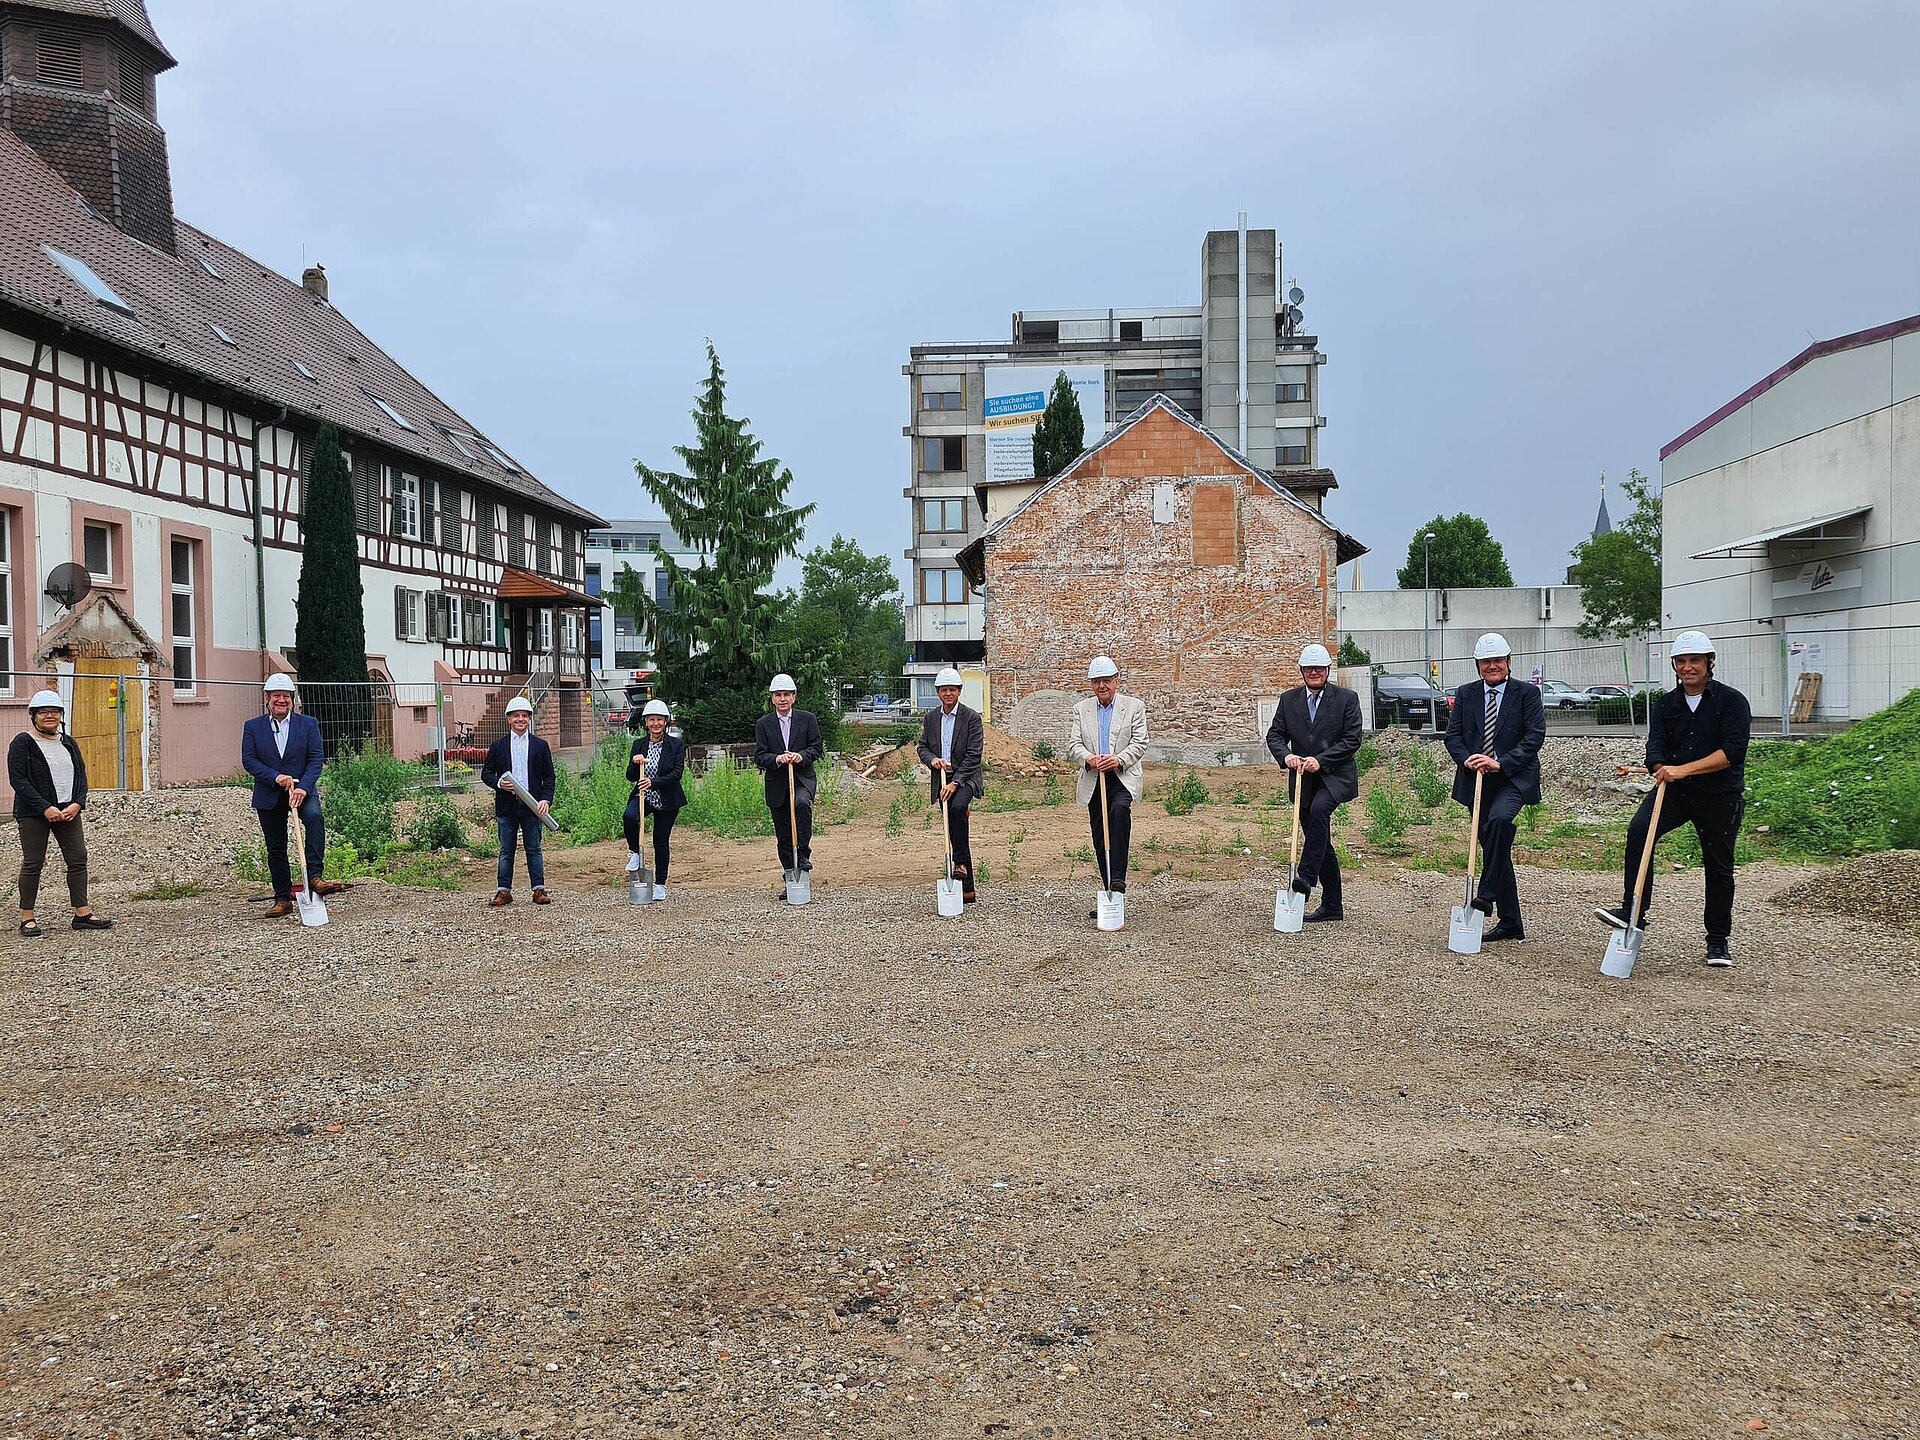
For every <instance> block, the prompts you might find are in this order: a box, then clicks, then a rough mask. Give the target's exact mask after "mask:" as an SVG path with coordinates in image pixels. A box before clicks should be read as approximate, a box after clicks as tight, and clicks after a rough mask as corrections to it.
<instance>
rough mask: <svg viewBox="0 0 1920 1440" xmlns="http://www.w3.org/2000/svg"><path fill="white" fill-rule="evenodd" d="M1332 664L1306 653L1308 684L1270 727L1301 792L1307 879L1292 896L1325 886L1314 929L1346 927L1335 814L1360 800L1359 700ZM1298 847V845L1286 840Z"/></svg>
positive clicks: (1319, 649) (1316, 649)
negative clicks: (1330, 924)
mask: <svg viewBox="0 0 1920 1440" xmlns="http://www.w3.org/2000/svg"><path fill="white" fill-rule="evenodd" d="M1332 666H1333V657H1332V656H1331V655H1329V654H1327V647H1326V646H1324V645H1309V646H1307V648H1306V649H1304V650H1302V651H1301V652H1300V679H1301V681H1302V682H1303V683H1302V684H1301V685H1300V686H1298V687H1297V688H1295V689H1292V690H1289V691H1287V692H1286V693H1285V694H1283V695H1282V696H1281V697H1280V703H1279V704H1278V705H1276V706H1275V707H1274V711H1273V723H1272V724H1271V725H1269V726H1268V727H1267V749H1268V750H1270V751H1271V752H1272V753H1273V758H1274V759H1275V760H1277V761H1278V762H1279V763H1280V764H1282V765H1284V766H1286V767H1287V771H1288V774H1287V798H1288V799H1289V800H1291V799H1292V798H1293V793H1294V787H1295V786H1296V785H1302V786H1305V787H1306V788H1305V789H1304V790H1302V791H1301V792H1300V830H1301V833H1302V835H1303V836H1304V837H1305V843H1304V845H1303V846H1302V848H1301V851H1300V873H1299V874H1298V875H1296V876H1295V877H1294V881H1293V888H1294V889H1295V890H1298V891H1299V892H1300V893H1301V894H1302V895H1310V894H1312V893H1313V887H1314V885H1315V884H1318V885H1319V886H1320V906H1319V908H1318V909H1316V910H1310V911H1308V912H1307V915H1306V917H1305V918H1306V919H1307V921H1308V923H1310V924H1311V923H1315V922H1318V921H1323V920H1344V919H1346V912H1345V911H1344V910H1343V909H1342V908H1341V904H1340V857H1339V856H1338V855H1336V854H1335V853H1334V849H1333V812H1334V808H1335V807H1336V806H1338V805H1339V804H1341V803H1342V802H1343V801H1347V800H1351V799H1353V798H1354V796H1356V795H1358V794H1359V793H1360V767H1359V765H1358V763H1357V762H1356V760H1355V759H1354V757H1355V756H1356V755H1358V754H1359V753H1360V697H1359V696H1358V695H1357V694H1355V693H1354V692H1353V691H1351V690H1348V689H1346V688H1345V687H1344V686H1340V685H1335V684H1333V683H1332V682H1331V681H1330V680H1329V679H1328V678H1327V677H1328V675H1329V673H1330V672H1331V669H1332ZM1287 843H1288V846H1289V847H1291V846H1292V843H1293V837H1292V836H1288V837H1287Z"/></svg>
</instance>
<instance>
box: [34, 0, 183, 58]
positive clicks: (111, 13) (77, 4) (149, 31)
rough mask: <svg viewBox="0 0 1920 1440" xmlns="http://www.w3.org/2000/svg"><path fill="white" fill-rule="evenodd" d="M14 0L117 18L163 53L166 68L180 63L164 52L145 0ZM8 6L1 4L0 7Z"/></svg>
mask: <svg viewBox="0 0 1920 1440" xmlns="http://www.w3.org/2000/svg"><path fill="white" fill-rule="evenodd" d="M14 4H15V5H17V6H18V7H19V8H21V9H24V10H57V11H58V12H59V13H60V14H62V15H84V16H85V17H86V18H87V19H89V20H105V21H108V22H110V23H111V22H115V21H117V22H118V23H120V24H122V25H124V26H126V27H127V29H129V30H131V31H132V32H133V33H134V34H135V35H138V36H139V37H140V38H141V39H142V40H144V41H146V42H147V44H149V45H151V46H152V47H153V48H154V50H155V51H157V52H158V53H159V54H160V55H161V56H162V57H164V58H165V60H166V62H167V68H168V69H171V68H172V67H173V66H174V65H176V64H178V63H179V62H178V61H176V60H175V59H174V58H173V56H171V55H168V54H167V47H166V46H164V45H162V44H161V43H160V37H159V36H158V35H157V34H155V33H154V29H153V21H151V20H149V19H148V18H147V6H146V0H14ZM7 8H8V6H6V5H4V4H0V10H4V9H7Z"/></svg>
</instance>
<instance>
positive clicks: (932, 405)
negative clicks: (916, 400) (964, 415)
mask: <svg viewBox="0 0 1920 1440" xmlns="http://www.w3.org/2000/svg"><path fill="white" fill-rule="evenodd" d="M920 408H921V409H922V410H964V409H966V408H967V381H966V377H965V376H963V375H922V376H921V377H920Z"/></svg>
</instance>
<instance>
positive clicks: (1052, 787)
mask: <svg viewBox="0 0 1920 1440" xmlns="http://www.w3.org/2000/svg"><path fill="white" fill-rule="evenodd" d="M1066 799H1067V792H1066V791H1065V790H1064V789H1062V788H1061V785H1060V777H1059V776H1058V775H1056V774H1054V773H1053V771H1051V770H1049V771H1048V772H1047V783H1046V784H1045V785H1043V786H1041V787H1040V803H1041V804H1042V805H1063V804H1065V803H1066Z"/></svg>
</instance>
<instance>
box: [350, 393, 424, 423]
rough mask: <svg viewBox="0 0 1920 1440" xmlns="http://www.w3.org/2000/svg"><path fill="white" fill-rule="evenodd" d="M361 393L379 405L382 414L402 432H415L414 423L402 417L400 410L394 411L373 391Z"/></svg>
mask: <svg viewBox="0 0 1920 1440" xmlns="http://www.w3.org/2000/svg"><path fill="white" fill-rule="evenodd" d="M360 393H361V394H362V395H364V396H366V397H367V398H368V399H369V400H371V401H372V402H373V403H374V404H376V405H378V406H379V407H380V413H381V414H382V415H384V416H386V417H387V418H388V419H389V420H391V421H393V423H394V424H396V425H398V426H399V427H400V428H401V429H402V430H413V422H412V421H411V420H409V419H407V417H406V416H404V415H402V414H401V413H400V412H399V411H398V410H396V409H394V408H393V406H391V405H389V404H388V403H387V402H386V401H384V400H382V399H381V398H380V397H379V396H378V395H376V394H374V393H373V392H372V391H371V390H362V391H361V392H360ZM414 433H416V434H417V433H419V432H418V431H415V432H414Z"/></svg>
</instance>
